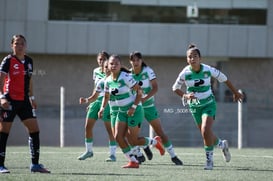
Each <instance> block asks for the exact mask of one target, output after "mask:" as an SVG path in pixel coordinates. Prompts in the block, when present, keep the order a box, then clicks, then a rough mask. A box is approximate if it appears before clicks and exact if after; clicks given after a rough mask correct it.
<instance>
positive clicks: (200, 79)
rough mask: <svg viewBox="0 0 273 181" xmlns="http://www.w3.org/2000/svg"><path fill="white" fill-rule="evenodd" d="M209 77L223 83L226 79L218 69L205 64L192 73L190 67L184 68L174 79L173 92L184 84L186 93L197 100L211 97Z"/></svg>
mask: <svg viewBox="0 0 273 181" xmlns="http://www.w3.org/2000/svg"><path fill="white" fill-rule="evenodd" d="M211 77H214V78H216V79H217V80H218V81H219V82H225V81H226V80H227V77H226V76H225V75H224V74H223V73H222V72H220V71H219V70H218V69H216V68H214V67H211V66H209V65H206V64H201V70H200V71H199V72H194V71H193V70H192V69H191V66H190V65H188V66H186V67H185V68H184V69H183V70H182V71H181V72H180V74H179V76H178V78H177V79H176V81H175V83H174V85H173V90H176V89H181V87H182V85H183V84H185V85H186V87H187V93H192V92H193V93H194V95H195V97H197V99H199V100H202V99H206V98H208V97H209V96H212V95H213V93H212V90H211Z"/></svg>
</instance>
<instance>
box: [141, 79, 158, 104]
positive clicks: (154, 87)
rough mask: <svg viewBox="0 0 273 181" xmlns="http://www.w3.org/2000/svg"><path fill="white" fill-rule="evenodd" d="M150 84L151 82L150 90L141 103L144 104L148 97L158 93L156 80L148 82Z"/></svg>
mask: <svg viewBox="0 0 273 181" xmlns="http://www.w3.org/2000/svg"><path fill="white" fill-rule="evenodd" d="M150 82H151V87H152V89H151V91H150V92H149V93H148V94H147V95H146V96H145V97H143V98H142V102H145V101H146V100H148V99H149V98H150V97H152V96H154V95H155V94H156V93H157V91H158V84H157V81H156V79H153V80H150Z"/></svg>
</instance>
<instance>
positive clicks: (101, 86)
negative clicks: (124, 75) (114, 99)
mask: <svg viewBox="0 0 273 181" xmlns="http://www.w3.org/2000/svg"><path fill="white" fill-rule="evenodd" d="M103 90H104V80H103V79H101V80H99V82H98V83H97V84H96V87H95V91H96V92H99V93H101V92H103Z"/></svg>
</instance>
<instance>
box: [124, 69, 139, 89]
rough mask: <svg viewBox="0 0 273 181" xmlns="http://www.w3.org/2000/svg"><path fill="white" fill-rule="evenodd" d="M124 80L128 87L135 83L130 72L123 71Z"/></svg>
mask: <svg viewBox="0 0 273 181" xmlns="http://www.w3.org/2000/svg"><path fill="white" fill-rule="evenodd" d="M124 74H125V75H124V81H125V83H126V85H127V86H128V87H129V88H133V87H134V85H136V84H137V81H136V80H135V79H134V78H133V76H132V74H129V73H125V72H124Z"/></svg>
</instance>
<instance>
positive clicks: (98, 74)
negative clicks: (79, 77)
mask: <svg viewBox="0 0 273 181" xmlns="http://www.w3.org/2000/svg"><path fill="white" fill-rule="evenodd" d="M104 77H105V73H104V72H102V70H101V67H97V68H95V69H94V70H93V81H94V83H95V86H96V84H97V83H98V81H99V80H100V79H102V78H104Z"/></svg>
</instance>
